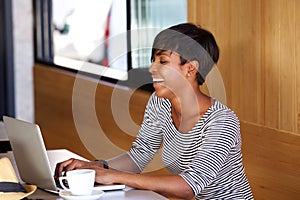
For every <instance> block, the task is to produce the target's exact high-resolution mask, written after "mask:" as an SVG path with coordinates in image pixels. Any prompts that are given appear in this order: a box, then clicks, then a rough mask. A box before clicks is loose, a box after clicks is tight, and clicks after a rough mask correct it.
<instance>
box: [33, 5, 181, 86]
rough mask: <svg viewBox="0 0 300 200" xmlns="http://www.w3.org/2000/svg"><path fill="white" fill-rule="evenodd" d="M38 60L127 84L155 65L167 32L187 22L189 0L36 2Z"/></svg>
mask: <svg viewBox="0 0 300 200" xmlns="http://www.w3.org/2000/svg"><path fill="white" fill-rule="evenodd" d="M34 2H35V13H36V16H35V22H36V32H35V38H36V59H37V60H38V61H46V62H48V63H49V62H50V63H51V62H52V63H54V64H55V65H57V66H62V67H65V68H70V69H74V70H79V71H84V72H88V73H91V74H97V75H99V74H100V75H101V76H104V77H110V78H113V79H115V80H127V79H128V71H129V70H131V69H145V68H147V67H149V65H150V52H151V45H152V42H153V39H154V37H155V35H156V34H157V33H158V32H159V31H161V30H162V29H164V28H166V27H168V26H171V25H174V24H178V23H181V22H185V21H187V20H186V16H187V5H186V4H187V2H186V0H172V1H167V0H89V1H86V0H35V1H34Z"/></svg>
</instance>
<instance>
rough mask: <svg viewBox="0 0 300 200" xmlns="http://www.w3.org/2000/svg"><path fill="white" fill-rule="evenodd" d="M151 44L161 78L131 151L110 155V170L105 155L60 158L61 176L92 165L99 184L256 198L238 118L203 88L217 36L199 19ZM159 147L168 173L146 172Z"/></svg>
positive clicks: (156, 76) (175, 194) (187, 195)
mask: <svg viewBox="0 0 300 200" xmlns="http://www.w3.org/2000/svg"><path fill="white" fill-rule="evenodd" d="M152 49H153V51H152V52H153V53H152V61H153V63H152V65H151V67H150V69H149V71H150V72H151V73H152V77H153V80H154V81H156V80H159V82H155V83H154V88H155V92H154V93H153V94H152V95H151V96H150V99H149V101H148V103H147V106H146V110H145V114H144V119H143V122H142V125H141V127H140V129H139V130H138V135H137V137H136V138H135V141H134V142H133V143H132V146H131V148H130V149H129V151H128V152H126V153H123V154H120V155H118V156H115V157H113V158H111V159H108V160H107V162H108V169H106V168H104V167H103V163H102V162H95V161H93V162H85V161H81V160H76V159H73V160H67V161H64V162H62V163H59V164H58V165H57V169H56V177H59V176H61V174H62V173H64V172H65V171H68V170H72V169H76V168H92V169H95V170H96V179H95V180H96V182H98V183H102V184H112V183H122V184H125V185H128V186H130V187H134V188H139V189H146V190H153V191H155V192H158V193H160V194H162V195H164V196H166V197H168V198H180V199H191V198H193V197H195V199H253V196H252V192H251V188H250V186H249V183H248V179H247V177H246V174H245V171H244V166H243V163H242V153H241V135H240V129H239V121H238V118H237V116H236V115H235V113H234V112H233V111H232V110H231V109H230V108H228V107H226V106H225V105H223V104H222V103H221V102H219V101H218V100H216V99H214V98H212V97H209V96H207V95H205V94H204V93H202V91H201V90H200V88H199V85H200V84H202V83H203V82H204V80H205V77H206V75H207V73H208V72H209V71H210V70H211V69H212V67H213V66H214V63H215V62H217V61H218V55H219V48H218V45H217V43H216V41H215V39H214V37H213V35H212V34H211V33H210V32H209V31H207V30H205V29H202V28H201V27H198V26H196V25H194V24H190V23H183V24H178V25H175V26H172V27H170V28H167V29H165V30H164V31H162V32H160V33H159V34H158V35H157V37H156V38H155V40H154V43H153V47H152ZM191 49H192V50H193V51H190V50H191ZM208 58H209V60H210V61H209V60H208ZM197 74H200V76H201V81H199V79H198V75H197ZM160 148H162V155H161V158H162V161H163V163H164V166H165V167H166V168H167V169H168V170H169V172H171V174H168V175H157V174H141V173H140V172H142V171H143V170H144V169H145V168H146V166H147V165H148V164H149V163H150V162H151V161H152V160H153V159H154V157H155V155H156V154H157V153H158V152H159V150H160Z"/></svg>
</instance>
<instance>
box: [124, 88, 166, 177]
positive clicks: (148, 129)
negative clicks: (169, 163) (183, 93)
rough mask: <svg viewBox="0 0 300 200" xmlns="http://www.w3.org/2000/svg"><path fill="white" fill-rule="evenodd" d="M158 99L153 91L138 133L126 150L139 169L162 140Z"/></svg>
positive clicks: (154, 152)
mask: <svg viewBox="0 0 300 200" xmlns="http://www.w3.org/2000/svg"><path fill="white" fill-rule="evenodd" d="M158 101H159V100H158V97H156V95H155V93H154V94H152V95H151V97H150V99H149V101H148V104H147V106H146V110H145V114H144V119H143V122H142V125H141V128H140V130H139V133H138V135H137V137H136V140H135V141H134V142H133V144H132V147H131V149H130V150H129V152H128V155H129V156H130V157H131V159H132V160H133V161H134V162H135V163H136V165H137V166H138V167H139V169H140V170H141V171H142V170H143V169H144V168H145V167H146V166H147V164H148V163H149V162H150V161H151V160H152V159H153V157H154V156H155V154H156V152H157V150H158V149H159V148H160V145H161V142H162V132H161V121H160V120H159V117H158V111H159V106H158Z"/></svg>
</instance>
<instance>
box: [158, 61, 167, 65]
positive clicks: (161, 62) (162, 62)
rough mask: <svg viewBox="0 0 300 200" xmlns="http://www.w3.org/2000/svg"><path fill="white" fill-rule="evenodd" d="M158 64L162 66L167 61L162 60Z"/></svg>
mask: <svg viewBox="0 0 300 200" xmlns="http://www.w3.org/2000/svg"><path fill="white" fill-rule="evenodd" d="M159 62H160V64H162V65H164V64H166V63H167V61H164V60H161V61H159Z"/></svg>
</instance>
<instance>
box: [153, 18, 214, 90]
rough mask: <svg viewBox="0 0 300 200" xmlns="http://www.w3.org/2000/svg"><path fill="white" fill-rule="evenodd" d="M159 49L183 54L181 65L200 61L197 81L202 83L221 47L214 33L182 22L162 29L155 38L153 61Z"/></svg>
mask: <svg viewBox="0 0 300 200" xmlns="http://www.w3.org/2000/svg"><path fill="white" fill-rule="evenodd" d="M158 50H170V51H171V52H177V53H178V54H179V55H180V56H181V65H183V64H185V63H187V62H189V61H193V60H196V61H198V62H199V70H198V73H197V77H196V79H197V81H198V84H199V85H202V84H203V83H204V81H205V77H206V75H207V74H208V73H209V72H210V70H211V69H212V67H213V66H214V64H216V63H217V62H218V60H219V51H220V50H219V47H218V45H217V42H216V40H215V38H214V36H213V34H212V33H210V32H209V31H207V30H205V29H202V28H201V27H200V26H197V25H195V24H192V23H182V24H178V25H175V26H171V27H169V28H167V29H165V30H163V31H161V32H160V33H159V34H158V35H157V36H156V37H155V39H154V42H153V45H152V52H151V61H153V60H154V55H155V53H156V52H157V51H158Z"/></svg>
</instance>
